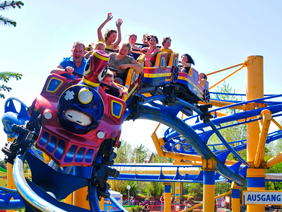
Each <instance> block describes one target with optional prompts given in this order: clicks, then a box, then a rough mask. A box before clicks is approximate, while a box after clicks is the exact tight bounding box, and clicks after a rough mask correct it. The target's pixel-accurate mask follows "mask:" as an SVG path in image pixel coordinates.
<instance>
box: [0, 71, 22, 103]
mask: <svg viewBox="0 0 282 212" xmlns="http://www.w3.org/2000/svg"><path fill="white" fill-rule="evenodd" d="M10 78H16V80H19V79H21V78H22V74H19V73H13V72H0V80H2V81H4V82H5V83H7V82H8V81H9V79H10ZM11 89H12V88H11V87H8V86H7V85H5V84H2V86H0V91H8V92H10V90H11ZM0 98H3V99H5V95H4V94H2V93H0Z"/></svg>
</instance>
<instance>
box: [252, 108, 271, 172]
mask: <svg viewBox="0 0 282 212" xmlns="http://www.w3.org/2000/svg"><path fill="white" fill-rule="evenodd" d="M261 117H262V122H261V132H260V136H259V141H258V147H257V152H256V155H255V162H254V166H255V167H256V168H259V167H260V165H261V163H262V162H264V146H265V142H266V139H267V135H268V130H269V126H270V121H271V119H272V116H271V112H270V111H269V110H263V111H262V112H261Z"/></svg>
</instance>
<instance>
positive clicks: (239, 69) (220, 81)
mask: <svg viewBox="0 0 282 212" xmlns="http://www.w3.org/2000/svg"><path fill="white" fill-rule="evenodd" d="M245 66H246V65H245V64H243V66H242V67H241V68H239V69H237V70H236V71H234V72H232V73H231V74H229V75H228V76H227V77H224V78H223V79H222V80H220V81H219V82H217V83H215V84H214V85H213V86H211V87H209V90H210V89H212V88H214V87H215V86H217V85H218V84H219V83H221V82H223V81H224V80H226V79H227V78H229V77H231V76H232V75H234V74H236V73H237V72H238V71H240V70H241V69H242V68H244V67H245Z"/></svg>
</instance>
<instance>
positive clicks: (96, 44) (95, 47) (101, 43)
mask: <svg viewBox="0 0 282 212" xmlns="http://www.w3.org/2000/svg"><path fill="white" fill-rule="evenodd" d="M99 45H102V46H104V47H105V48H106V45H105V44H104V43H103V42H100V41H99V42H97V43H95V46H94V49H97V46H99Z"/></svg>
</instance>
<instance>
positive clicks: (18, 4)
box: [0, 1, 24, 27]
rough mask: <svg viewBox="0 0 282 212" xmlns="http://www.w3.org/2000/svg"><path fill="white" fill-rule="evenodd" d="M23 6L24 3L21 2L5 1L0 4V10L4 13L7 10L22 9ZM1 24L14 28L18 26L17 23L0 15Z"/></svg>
mask: <svg viewBox="0 0 282 212" xmlns="http://www.w3.org/2000/svg"><path fill="white" fill-rule="evenodd" d="M23 5H24V3H22V2H21V1H4V2H0V10H2V11H3V10H5V9H10V8H16V7H18V8H19V9H21V7H22V6H23ZM0 23H2V24H4V25H13V26H14V27H15V26H17V22H15V21H13V20H11V19H9V18H5V17H3V16H2V15H0Z"/></svg>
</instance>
